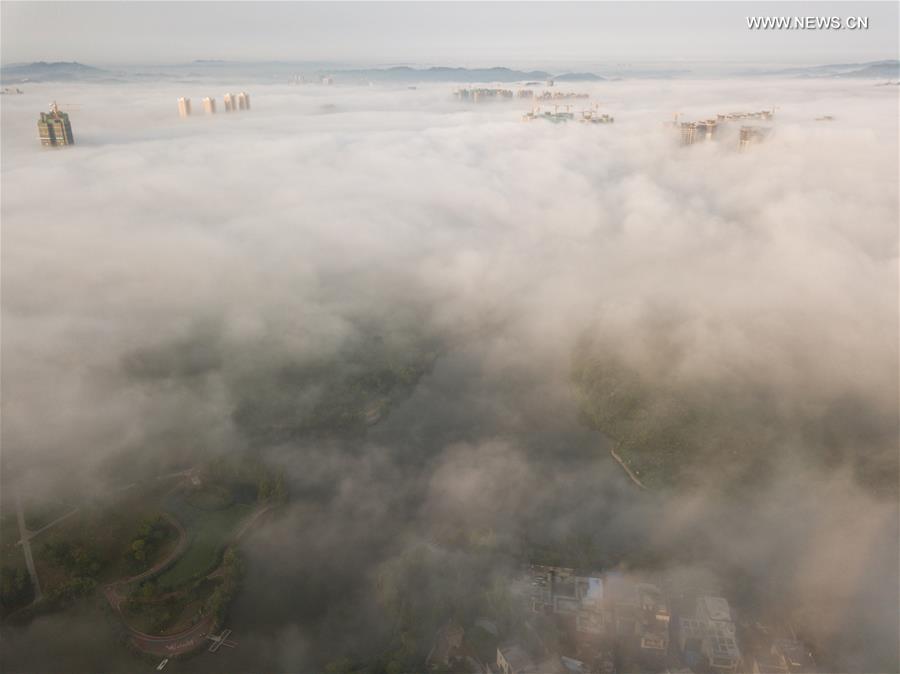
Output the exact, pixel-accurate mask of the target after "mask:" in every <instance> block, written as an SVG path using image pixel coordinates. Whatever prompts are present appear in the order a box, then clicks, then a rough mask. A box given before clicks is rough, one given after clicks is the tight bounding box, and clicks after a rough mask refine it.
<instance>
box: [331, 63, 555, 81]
mask: <svg viewBox="0 0 900 674" xmlns="http://www.w3.org/2000/svg"><path fill="white" fill-rule="evenodd" d="M333 74H334V75H335V76H336V77H337V76H340V77H341V78H347V79H358V80H371V81H397V82H401V81H402V82H520V81H522V80H547V79H552V77H553V76H552V75H551V74H550V73H548V72H544V71H543V70H532V71H527V72H526V71H522V70H512V69H510V68H447V67H442V66H435V67H432V68H411V67H410V66H395V67H393V68H370V69H362V70H338V71H334V72H333Z"/></svg>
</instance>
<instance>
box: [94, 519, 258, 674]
mask: <svg viewBox="0 0 900 674" xmlns="http://www.w3.org/2000/svg"><path fill="white" fill-rule="evenodd" d="M270 508H271V506H270V505H266V506H264V507H262V508H259V509H258V510H256V511H255V512H253V513H251V514H250V515H249V516H248V517H247V519H246V520H244V522H243V523H242V524H241V526H240V528H239V529H238V530H237V532H236V533H235V534H234V535H233V536H232V537H231V539H230V542H231V543H237V541H238V540H239V539H240V538H241V537H242V536H243V535H244V534H245V533H246V532H247V531H248V530H249V529H250V527H251V526H252V525H253V524H254V523H256V521H257V520H258V519H259V518H260V516H262V515H263V514H264V513H266V512H268V511H269V509H270ZM163 515H164V516H165V517H166V519H168V520H169V522H171V523H172V524H173V525H174V526H175V527H176V528H177V529H178V535H179V539H178V544H177V545H176V546H175V549H174V550H173V551H172V553H171V554H170V555H168V556H167V557H166V558H165V559H163V560H161V561H159V562H157V563H156V564H154V565H153V566H152V567H151V568H149V569H147V570H146V571H144V572H142V573H139V574H138V575H136V576H131V577H130V578H123V579H122V580H118V581H116V582H114V583H110V584H109V585H107V586H106V587H104V588H103V594H104V595H105V596H106V600H107V601H108V602H109V604H110V606H112V607H113V609H114V610H115V611H116V612H117V613H118V614H119V617H120V618H121V620H122V624H123V625H124V626H125V629H126V630H128V633H129V635H130V636H131V640H132V642H133V643H134V645H135V646H136V647H137V648H138V649H139V650H140V651H142V652H144V653H150V654H152V655H158V656H160V655H161V656H166V657H171V656H175V655H183V654H184V653H188V652H190V651H192V650H194V649H195V648H198V647H199V646H201V645H203V644H205V643H206V636H207V635H208V634H209V633H210V631H211V629H212V616H204V618H203V619H202V620H200V622H198V623H197V624H195V625H192V626H191V627H189V628H187V629H186V630H182V631H181V632H178V633H177V634H168V635H163V636H155V635H153V634H147V633H146V632H141V631H139V630H136V629H134V628H133V627H131V626H130V625H129V624H128V622H127V621H126V620H125V615H124V614H123V613H122V608H121V607H122V602H123V601H124V599H125V597H123V596H122V595H121V594H119V591H118V590H119V588H120V587H122V586H124V585H129V584H131V583H136V582H139V581H142V580H146V579H148V578H151V577H153V576H154V575H156V574H158V573H160V572H162V571H163V570H164V569H165V568H166V567H168V565H169V564H171V563H173V562H174V561H175V560H176V559H178V558H179V557H180V556H181V555H182V554H184V551H185V549H186V548H187V545H188V536H187V531H186V530H185V529H184V527H183V526H182V525H181V523H180V522H179V521H178V520H176V519H175V518H174V517H172V516H171V515H170V514H169V513H165V512H164V513H163ZM221 571H222V566H221V565H219V566H218V567H216V569H215V570H214V571H212V572H211V573H210V574H209V575H207V576H206V577H207V578H215V577H217V576H220V575H221Z"/></svg>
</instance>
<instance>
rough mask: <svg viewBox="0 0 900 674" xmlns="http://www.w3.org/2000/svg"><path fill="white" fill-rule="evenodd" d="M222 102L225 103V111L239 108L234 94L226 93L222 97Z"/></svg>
mask: <svg viewBox="0 0 900 674" xmlns="http://www.w3.org/2000/svg"><path fill="white" fill-rule="evenodd" d="M222 102H223V103H224V104H225V112H234V111H235V110H237V100H235V95H234V94H225V96H223V97H222Z"/></svg>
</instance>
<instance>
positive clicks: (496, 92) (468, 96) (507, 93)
mask: <svg viewBox="0 0 900 674" xmlns="http://www.w3.org/2000/svg"><path fill="white" fill-rule="evenodd" d="M453 96H454V97H455V98H456V100H458V101H472V102H473V103H484V102H485V101H497V100H501V99H505V100H508V99H511V98H512V97H513V92H512V90H511V89H488V88H485V87H478V88H471V89H457V90H456V91H454V92H453Z"/></svg>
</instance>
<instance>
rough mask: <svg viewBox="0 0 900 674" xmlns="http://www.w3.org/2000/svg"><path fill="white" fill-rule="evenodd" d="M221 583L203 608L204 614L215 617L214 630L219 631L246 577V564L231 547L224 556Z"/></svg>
mask: <svg viewBox="0 0 900 674" xmlns="http://www.w3.org/2000/svg"><path fill="white" fill-rule="evenodd" d="M219 573H220V574H221V575H220V577H221V581H222V582H221V583H219V585H218V587H216V589H215V590H213V592H212V594H210V595H209V598H208V599H207V600H206V603H205V604H204V606H203V613H204V614H205V615H211V616H212V617H213V629H214V630H215V629H218V628H219V627H220V626H221V624H222V622H223V621H224V620H225V614H226V612H227V611H228V606H229V605H230V604H231V600H232V599H234V595H235V594H236V593H237V589H238V584H239V583H240V580H241V577H242V576H243V575H244V562H243V561H242V560H241V558H240V555H238V553H237V551H236V550H235V549H234V548H232V547H229V548H228V549H227V550H226V551H225V554H224V555H223V556H222V566H221V567H220V571H219Z"/></svg>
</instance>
